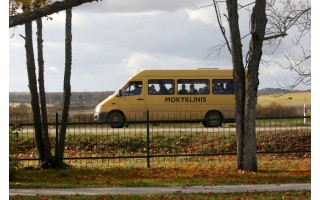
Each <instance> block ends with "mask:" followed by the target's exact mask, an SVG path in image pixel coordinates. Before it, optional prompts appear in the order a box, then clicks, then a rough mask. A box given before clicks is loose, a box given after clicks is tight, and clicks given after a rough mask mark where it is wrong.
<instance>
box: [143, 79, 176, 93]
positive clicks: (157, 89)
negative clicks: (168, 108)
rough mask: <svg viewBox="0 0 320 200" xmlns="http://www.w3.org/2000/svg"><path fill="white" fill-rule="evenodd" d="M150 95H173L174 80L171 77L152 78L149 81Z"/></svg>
mask: <svg viewBox="0 0 320 200" xmlns="http://www.w3.org/2000/svg"><path fill="white" fill-rule="evenodd" d="M148 94H149V95H173V94H174V80H171V79H150V80H149V81H148Z"/></svg>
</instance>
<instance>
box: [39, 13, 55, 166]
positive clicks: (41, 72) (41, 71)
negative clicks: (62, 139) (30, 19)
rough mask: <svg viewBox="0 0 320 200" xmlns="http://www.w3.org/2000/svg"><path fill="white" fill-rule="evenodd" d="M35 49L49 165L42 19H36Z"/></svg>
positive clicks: (49, 150) (43, 135)
mask: <svg viewBox="0 0 320 200" xmlns="http://www.w3.org/2000/svg"><path fill="white" fill-rule="evenodd" d="M37 47H38V48H37V49H38V83H39V94H40V105H41V119H42V137H43V146H44V153H45V154H46V155H45V156H46V158H47V160H48V161H49V162H50V163H51V161H52V160H51V158H52V155H51V148H50V140H49V132H48V116H47V115H48V114H47V102H46V92H45V86H44V60H43V39H42V19H37Z"/></svg>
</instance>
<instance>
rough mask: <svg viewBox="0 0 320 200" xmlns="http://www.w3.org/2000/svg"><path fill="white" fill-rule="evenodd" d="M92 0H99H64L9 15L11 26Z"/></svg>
mask: <svg viewBox="0 0 320 200" xmlns="http://www.w3.org/2000/svg"><path fill="white" fill-rule="evenodd" d="M92 1H99V0H64V1H57V2H54V3H52V4H50V5H48V6H45V7H43V8H37V9H35V10H33V11H30V12H26V13H21V14H17V15H13V16H9V28H11V27H14V26H17V25H22V24H25V23H27V22H31V21H33V20H36V19H39V18H42V17H44V16H47V15H51V14H53V13H56V12H59V11H62V10H66V9H68V8H72V7H76V6H79V5H81V4H84V3H89V2H92Z"/></svg>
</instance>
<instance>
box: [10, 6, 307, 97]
mask: <svg viewBox="0 0 320 200" xmlns="http://www.w3.org/2000/svg"><path fill="white" fill-rule="evenodd" d="M128 2H129V3H128ZM244 3H245V1H244ZM209 4H212V1H210V0H176V1H172V0H162V1H150V0H131V1H127V0H117V1H113V0H103V1H99V2H93V3H87V4H83V5H81V6H79V7H76V8H73V16H72V23H73V24H72V34H73V36H72V42H73V43H72V54H73V57H72V74H71V89H72V91H77V92H83V91H88V92H89V91H115V90H118V89H119V87H121V86H122V85H123V84H124V83H125V82H126V81H127V80H128V78H130V77H131V76H132V75H134V74H135V73H137V72H139V71H141V70H144V69H190V68H191V69H195V68H220V69H232V64H231V55H230V53H229V52H228V50H227V49H226V48H224V49H222V50H221V51H220V52H219V53H218V52H212V49H213V48H214V47H216V46H217V45H219V44H221V43H222V42H223V37H222V35H221V32H220V29H219V27H218V24H217V20H216V17H215V12H214V8H213V7H212V6H210V7H206V8H202V9H197V8H200V7H202V6H206V5H209ZM220 9H221V11H222V12H225V9H224V8H223V6H221V8H220ZM50 17H51V18H52V20H50V19H47V18H44V19H43V39H44V44H43V45H44V61H45V88H46V91H47V92H61V91H63V74H64V63H65V58H64V39H65V38H64V37H65V36H64V34H65V27H64V25H65V12H64V11H61V12H59V13H58V14H53V15H51V16H50ZM248 18H249V14H248V12H247V11H245V10H242V11H240V19H241V20H240V27H241V34H242V35H245V34H247V33H248V30H249V29H248V27H249V24H248ZM33 24H34V29H33V34H34V50H35V51H36V43H35V41H36V38H35V37H36V36H35V35H36V27H35V23H33ZM224 25H225V27H226V29H227V28H228V26H227V24H226V23H225V24H224ZM20 35H24V26H17V27H15V28H10V29H9V91H10V92H28V91H29V89H28V77H27V70H26V59H25V49H24V40H23V38H22V37H21V36H20ZM290 40H291V39H290V37H288V39H287V38H285V39H284V40H283V42H282V45H280V47H278V49H277V50H276V51H275V52H274V53H272V52H273V51H274V48H270V47H265V48H264V50H263V53H264V56H263V59H264V60H266V61H269V65H261V67H260V85H259V89H262V88H267V87H280V86H284V84H283V83H284V81H287V82H292V81H293V78H292V77H294V76H295V74H293V73H290V72H289V71H288V70H285V69H283V68H281V67H280V66H279V65H277V64H275V63H274V62H279V63H282V64H284V65H285V64H286V62H287V61H286V60H285V59H284V56H283V54H282V52H283V51H285V50H286V49H288V48H293V47H292V45H291V43H290ZM304 41H305V44H306V45H309V46H310V38H308V37H307V39H305V40H304ZM247 46H248V41H246V40H244V52H246V50H247ZM35 59H37V57H35ZM307 65H309V66H310V62H309V63H307ZM297 89H310V85H308V86H306V85H300V86H299V87H298V88H297Z"/></svg>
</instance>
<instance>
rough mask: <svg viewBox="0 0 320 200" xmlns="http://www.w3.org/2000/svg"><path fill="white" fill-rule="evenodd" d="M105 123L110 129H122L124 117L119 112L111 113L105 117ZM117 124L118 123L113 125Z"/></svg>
mask: <svg viewBox="0 0 320 200" xmlns="http://www.w3.org/2000/svg"><path fill="white" fill-rule="evenodd" d="M107 122H112V123H109V124H110V126H111V128H123V127H124V116H123V114H122V113H121V112H117V111H115V112H111V113H110V114H109V115H108V117H107ZM114 122H119V123H114Z"/></svg>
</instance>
